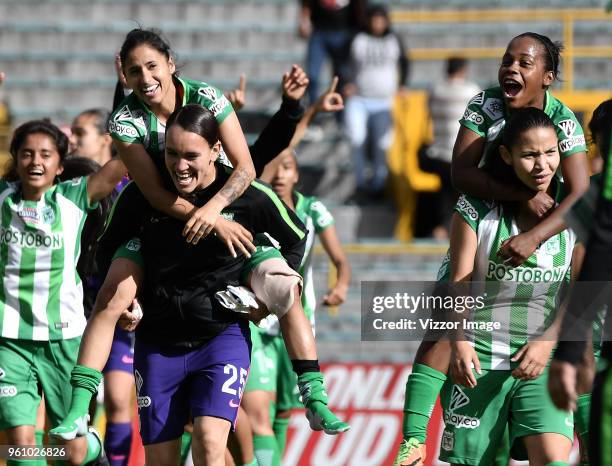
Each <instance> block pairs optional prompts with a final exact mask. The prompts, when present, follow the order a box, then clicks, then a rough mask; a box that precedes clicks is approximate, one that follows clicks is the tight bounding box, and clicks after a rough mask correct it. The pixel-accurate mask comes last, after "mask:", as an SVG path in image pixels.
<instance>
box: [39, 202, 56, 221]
mask: <svg viewBox="0 0 612 466" xmlns="http://www.w3.org/2000/svg"><path fill="white" fill-rule="evenodd" d="M42 218H43V222H45V223H47V224H49V225H52V224H53V222H55V212H54V211H53V209H52V208H51V207H49V206H45V207H43V210H42Z"/></svg>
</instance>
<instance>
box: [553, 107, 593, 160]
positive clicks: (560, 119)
mask: <svg viewBox="0 0 612 466" xmlns="http://www.w3.org/2000/svg"><path fill="white" fill-rule="evenodd" d="M559 104H560V105H559V107H558V109H557V111H555V112H554V114H553V115H551V119H552V121H553V123H554V124H555V128H556V130H557V137H558V138H559V154H560V155H561V158H562V159H564V158H566V157H569V156H570V155H572V154H576V153H578V152H586V151H587V147H586V141H585V139H584V131H583V130H582V126H580V123H579V122H578V120H577V119H576V115H574V112H572V111H571V110H570V109H569V108H567V107H566V106H565V105H563V104H562V103H561V102H559Z"/></svg>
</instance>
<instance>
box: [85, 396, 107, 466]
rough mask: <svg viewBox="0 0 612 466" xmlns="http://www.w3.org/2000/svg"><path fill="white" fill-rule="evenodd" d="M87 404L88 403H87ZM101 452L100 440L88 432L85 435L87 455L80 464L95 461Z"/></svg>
mask: <svg viewBox="0 0 612 466" xmlns="http://www.w3.org/2000/svg"><path fill="white" fill-rule="evenodd" d="M88 404H89V403H88ZM101 451H102V439H101V438H100V437H99V436H98V435H96V434H95V433H94V432H88V434H87V454H86V455H85V459H84V460H83V463H81V464H87V463H90V462H92V461H93V460H95V459H96V458H97V457H98V456H100V452H101Z"/></svg>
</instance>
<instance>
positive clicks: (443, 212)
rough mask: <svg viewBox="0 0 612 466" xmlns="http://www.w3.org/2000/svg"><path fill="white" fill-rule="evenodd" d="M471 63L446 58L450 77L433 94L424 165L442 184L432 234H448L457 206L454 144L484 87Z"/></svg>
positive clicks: (441, 236)
mask: <svg viewBox="0 0 612 466" xmlns="http://www.w3.org/2000/svg"><path fill="white" fill-rule="evenodd" d="M467 71H468V63H467V60H466V59H465V58H460V57H450V58H449V59H448V60H447V62H446V77H445V78H444V80H442V81H440V82H438V83H437V84H436V85H435V86H434V87H433V89H432V90H431V93H430V96H429V114H430V115H431V120H432V123H433V143H432V144H431V146H429V147H427V148H426V149H425V150H423V151H422V152H421V157H420V158H421V161H420V164H421V168H422V169H423V170H425V171H428V172H433V173H436V174H437V175H438V176H440V181H441V182H442V187H441V188H440V191H439V192H438V193H436V194H435V195H434V197H433V199H432V201H433V203H434V205H433V206H431V207H432V208H430V209H427V212H429V214H430V215H431V216H432V217H433V218H431V225H433V230H432V231H431V235H432V236H433V237H434V238H437V239H445V238H448V232H449V230H450V219H451V216H452V214H453V206H454V205H455V202H456V201H457V193H456V192H455V190H454V189H453V185H452V181H451V160H452V158H453V146H454V145H455V139H456V138H457V133H458V132H459V119H460V118H461V116H462V115H463V111H464V110H465V107H466V106H467V104H468V102H469V100H470V99H471V98H472V97H473V96H475V95H476V94H477V93H478V91H480V88H479V87H478V85H477V84H476V83H473V82H471V81H468V79H467Z"/></svg>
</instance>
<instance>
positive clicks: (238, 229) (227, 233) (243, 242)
mask: <svg viewBox="0 0 612 466" xmlns="http://www.w3.org/2000/svg"><path fill="white" fill-rule="evenodd" d="M215 234H216V235H217V238H219V239H220V240H221V241H223V243H225V245H226V246H227V249H229V251H230V253H231V255H232V256H233V257H236V250H237V249H238V250H239V251H241V252H242V254H244V255H245V256H246V257H251V253H252V252H255V249H256V248H255V245H254V244H253V235H252V234H251V232H250V231H249V230H247V229H246V228H244V227H243V226H242V225H240V224H239V223H238V222H232V221H230V220H226V219H224V218H223V217H220V218H219V220H217V223H216V224H215Z"/></svg>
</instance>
